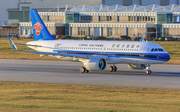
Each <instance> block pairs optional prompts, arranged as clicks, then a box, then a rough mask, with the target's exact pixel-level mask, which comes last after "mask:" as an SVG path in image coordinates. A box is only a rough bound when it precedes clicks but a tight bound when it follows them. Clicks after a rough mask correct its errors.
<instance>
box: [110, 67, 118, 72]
mask: <svg viewBox="0 0 180 112" xmlns="http://www.w3.org/2000/svg"><path fill="white" fill-rule="evenodd" d="M108 71H109V72H116V71H117V67H116V66H114V65H113V66H109V67H108Z"/></svg>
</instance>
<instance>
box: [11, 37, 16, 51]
mask: <svg viewBox="0 0 180 112" xmlns="http://www.w3.org/2000/svg"><path fill="white" fill-rule="evenodd" d="M9 41H10V43H11V45H12V47H13V49H15V50H18V48H17V47H16V45H15V44H14V42H13V41H12V40H11V38H9Z"/></svg>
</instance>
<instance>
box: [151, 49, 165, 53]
mask: <svg viewBox="0 0 180 112" xmlns="http://www.w3.org/2000/svg"><path fill="white" fill-rule="evenodd" d="M156 51H160V52H163V51H164V50H163V49H162V48H152V49H151V52H156Z"/></svg>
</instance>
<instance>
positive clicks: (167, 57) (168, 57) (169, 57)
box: [166, 53, 171, 61]
mask: <svg viewBox="0 0 180 112" xmlns="http://www.w3.org/2000/svg"><path fill="white" fill-rule="evenodd" d="M166 59H167V61H169V60H170V59H171V56H170V55H169V53H167V56H166Z"/></svg>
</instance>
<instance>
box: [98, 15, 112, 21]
mask: <svg viewBox="0 0 180 112" xmlns="http://www.w3.org/2000/svg"><path fill="white" fill-rule="evenodd" d="M99 21H112V17H111V16H99Z"/></svg>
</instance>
